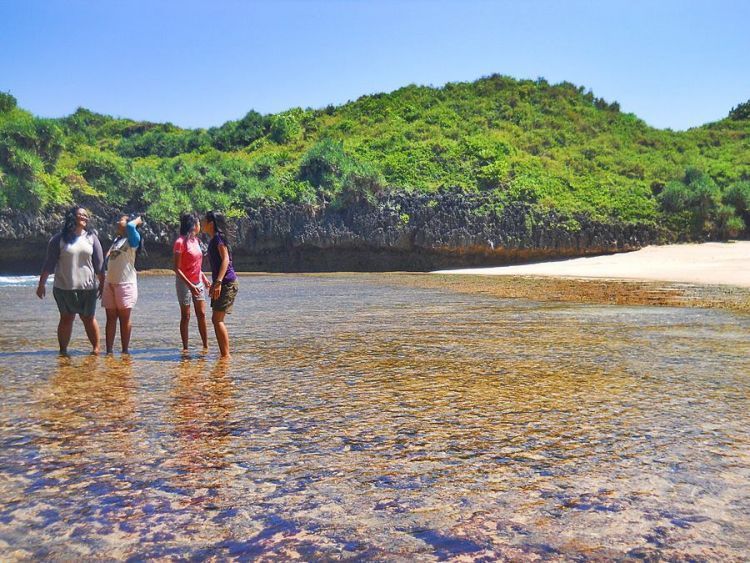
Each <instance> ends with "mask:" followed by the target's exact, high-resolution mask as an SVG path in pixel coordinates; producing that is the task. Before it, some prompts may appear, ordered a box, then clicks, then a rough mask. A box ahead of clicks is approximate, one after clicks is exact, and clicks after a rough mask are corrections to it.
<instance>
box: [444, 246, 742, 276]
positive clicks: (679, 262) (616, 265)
mask: <svg viewBox="0 0 750 563" xmlns="http://www.w3.org/2000/svg"><path fill="white" fill-rule="evenodd" d="M434 273H440V274H475V275H489V276H551V277H560V278H581V279H587V278H598V279H601V278H604V279H618V280H638V281H662V282H676V283H691V284H706V285H730V286H736V287H750V241H738V242H730V243H720V242H709V243H703V244H675V245H667V246H649V247H646V248H643V249H641V250H638V251H635V252H627V253H622V254H612V255H607V256H595V257H589V258H575V259H571V260H559V261H554V262H540V263H537V264H525V265H521V266H500V267H494V268H467V269H461V270H440V271H437V272H434Z"/></svg>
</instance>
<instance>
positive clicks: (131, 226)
mask: <svg viewBox="0 0 750 563" xmlns="http://www.w3.org/2000/svg"><path fill="white" fill-rule="evenodd" d="M141 223H143V220H142V219H141V218H140V217H136V218H135V219H133V220H132V221H129V222H128V224H127V227H126V230H127V232H128V244H129V245H130V247H131V248H138V245H140V244H141V233H139V232H138V225H140V224H141Z"/></svg>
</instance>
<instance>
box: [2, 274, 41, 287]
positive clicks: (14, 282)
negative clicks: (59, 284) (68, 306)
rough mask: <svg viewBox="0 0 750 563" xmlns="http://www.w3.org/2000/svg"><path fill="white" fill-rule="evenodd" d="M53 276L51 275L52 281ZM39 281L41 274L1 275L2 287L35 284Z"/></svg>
mask: <svg viewBox="0 0 750 563" xmlns="http://www.w3.org/2000/svg"><path fill="white" fill-rule="evenodd" d="M52 279H53V277H52V276H50V277H49V281H52ZM38 282H39V276H0V287H17V286H34V285H36V284H37V283H38Z"/></svg>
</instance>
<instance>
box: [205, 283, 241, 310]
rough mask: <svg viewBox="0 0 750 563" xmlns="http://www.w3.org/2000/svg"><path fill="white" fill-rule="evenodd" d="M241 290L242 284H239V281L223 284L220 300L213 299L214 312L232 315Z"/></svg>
mask: <svg viewBox="0 0 750 563" xmlns="http://www.w3.org/2000/svg"><path fill="white" fill-rule="evenodd" d="M239 289H240V284H239V283H237V280H234V281H233V282H228V283H223V284H221V293H220V294H219V298H218V299H214V298H213V297H212V298H211V308H212V309H213V310H214V311H224V312H225V313H226V314H227V315H228V314H230V313H231V312H232V306H233V305H234V298H235V297H237V292H238V291H239Z"/></svg>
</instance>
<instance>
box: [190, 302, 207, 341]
mask: <svg viewBox="0 0 750 563" xmlns="http://www.w3.org/2000/svg"><path fill="white" fill-rule="evenodd" d="M193 303H194V304H195V316H196V318H197V319H198V332H200V333H201V340H202V341H203V349H204V350H206V349H207V348H208V330H207V329H206V302H205V301H193Z"/></svg>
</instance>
